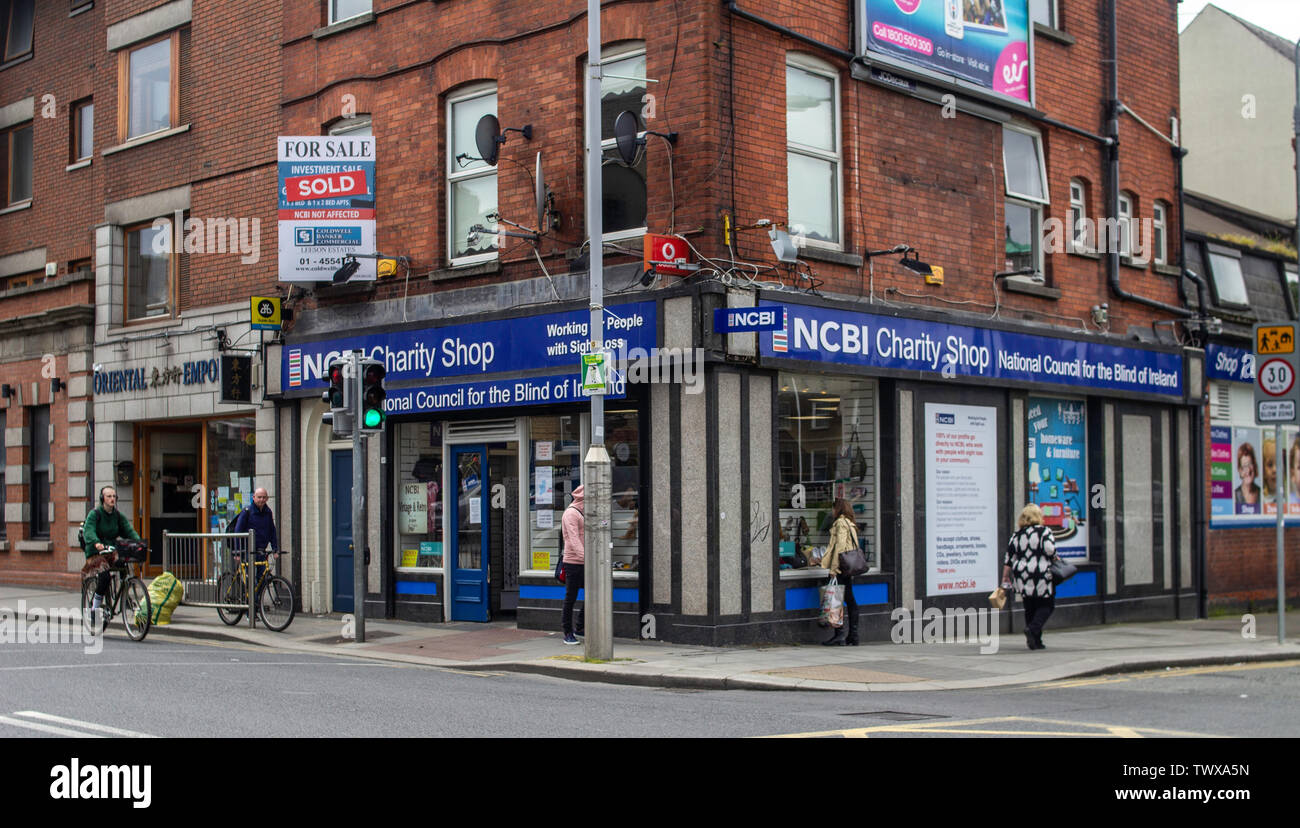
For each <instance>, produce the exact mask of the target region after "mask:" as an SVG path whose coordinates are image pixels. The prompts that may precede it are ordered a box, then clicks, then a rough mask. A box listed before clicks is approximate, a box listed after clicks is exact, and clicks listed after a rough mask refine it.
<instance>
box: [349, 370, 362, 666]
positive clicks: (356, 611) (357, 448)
mask: <svg viewBox="0 0 1300 828" xmlns="http://www.w3.org/2000/svg"><path fill="white" fill-rule="evenodd" d="M348 358H349V360H348V366H349V368H350V369H351V371H352V376H350V377H347V378H345V380H344V381H345V382H350V383H352V617H353V618H354V619H355V623H356V627H355V629H356V640H357V641H358V642H361V643H364V642H365V640H366V556H365V552H364V550H365V548H366V544H365V539H366V526H365V515H366V505H365V500H366V474H365V469H366V459H365V458H366V452H365V446H366V441H365V438H364V437H362V436H361V424H362V422H363V420H362V417H363V416H364V412H363V411H362V408H363V406H362V402H361V351H359V350H357V351H353V352H352V353H350V354H349V355H348Z"/></svg>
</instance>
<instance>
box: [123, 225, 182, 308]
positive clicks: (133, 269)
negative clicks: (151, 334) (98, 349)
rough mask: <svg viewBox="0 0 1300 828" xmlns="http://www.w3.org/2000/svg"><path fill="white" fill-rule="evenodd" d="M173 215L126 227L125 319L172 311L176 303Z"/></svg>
mask: <svg viewBox="0 0 1300 828" xmlns="http://www.w3.org/2000/svg"><path fill="white" fill-rule="evenodd" d="M171 233H172V223H171V220H170V219H158V220H157V221H153V222H150V223H149V224H145V225H139V226H136V227H128V228H126V320H127V321H128V322H130V321H132V320H137V319H148V318H150V317H154V316H167V315H170V314H171V312H172V309H173V308H174V307H175V301H174V295H175V271H176V267H175V260H174V257H173V256H172V251H171V248H172V245H171Z"/></svg>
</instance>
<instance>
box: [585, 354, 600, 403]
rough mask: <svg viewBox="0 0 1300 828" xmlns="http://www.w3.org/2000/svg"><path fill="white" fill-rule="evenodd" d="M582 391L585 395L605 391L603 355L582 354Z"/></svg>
mask: <svg viewBox="0 0 1300 828" xmlns="http://www.w3.org/2000/svg"><path fill="white" fill-rule="evenodd" d="M582 393H583V394H586V395H587V396H589V397H590V396H593V395H595V394H604V393H605V355H604V354H583V355H582Z"/></svg>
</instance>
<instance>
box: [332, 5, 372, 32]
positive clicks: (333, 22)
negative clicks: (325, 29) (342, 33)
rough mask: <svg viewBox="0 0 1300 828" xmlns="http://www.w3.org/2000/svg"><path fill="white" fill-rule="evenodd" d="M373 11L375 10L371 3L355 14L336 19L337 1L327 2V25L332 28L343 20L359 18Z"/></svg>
mask: <svg viewBox="0 0 1300 828" xmlns="http://www.w3.org/2000/svg"><path fill="white" fill-rule="evenodd" d="M374 9H375V4H374V2H373V1H372V2H370V3H367V4H366V8H365V9H363V10H362V11H359V12H357V13H356V14H350V15H348V16H347V17H338V16H337V13H338V0H329V25H331V26H333V25H334V24H335V23H342V22H343V21H344V20H352V19H354V18H357V17H360V16H361V15H363V14H370V13H371V12H373V11H374Z"/></svg>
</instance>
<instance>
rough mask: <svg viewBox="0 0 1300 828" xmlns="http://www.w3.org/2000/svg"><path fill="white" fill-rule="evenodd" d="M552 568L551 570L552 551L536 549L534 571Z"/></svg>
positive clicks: (534, 552)
mask: <svg viewBox="0 0 1300 828" xmlns="http://www.w3.org/2000/svg"><path fill="white" fill-rule="evenodd" d="M550 568H551V550H549V549H534V550H533V569H550Z"/></svg>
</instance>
